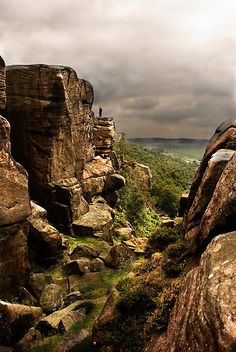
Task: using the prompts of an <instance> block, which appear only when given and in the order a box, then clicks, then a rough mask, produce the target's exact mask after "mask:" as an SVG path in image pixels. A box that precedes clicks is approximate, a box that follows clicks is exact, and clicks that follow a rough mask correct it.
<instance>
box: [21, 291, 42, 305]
mask: <svg viewBox="0 0 236 352" xmlns="http://www.w3.org/2000/svg"><path fill="white" fill-rule="evenodd" d="M18 300H19V302H20V303H21V304H24V305H26V306H38V305H39V304H38V302H37V300H36V299H35V298H34V296H32V295H31V293H30V292H29V291H28V290H26V288H25V287H21V288H20V289H19V291H18Z"/></svg>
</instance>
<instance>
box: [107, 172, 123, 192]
mask: <svg viewBox="0 0 236 352" xmlns="http://www.w3.org/2000/svg"><path fill="white" fill-rule="evenodd" d="M124 186H125V178H124V177H123V176H121V175H119V174H112V175H109V176H108V177H107V178H106V182H105V186H104V191H105V192H107V191H112V190H119V189H120V188H122V187H124Z"/></svg>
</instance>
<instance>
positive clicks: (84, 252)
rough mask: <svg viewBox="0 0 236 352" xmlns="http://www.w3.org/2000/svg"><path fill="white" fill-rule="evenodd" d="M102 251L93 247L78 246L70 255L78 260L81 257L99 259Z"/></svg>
mask: <svg viewBox="0 0 236 352" xmlns="http://www.w3.org/2000/svg"><path fill="white" fill-rule="evenodd" d="M100 252H101V251H99V250H97V249H94V248H93V247H91V246H87V245H86V244H79V245H77V246H76V247H75V248H74V250H73V251H72V253H71V254H70V257H71V259H78V258H81V257H86V258H89V259H92V258H97V257H98V256H99V254H100Z"/></svg>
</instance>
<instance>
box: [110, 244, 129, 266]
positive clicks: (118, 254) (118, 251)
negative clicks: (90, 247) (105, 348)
mask: <svg viewBox="0 0 236 352" xmlns="http://www.w3.org/2000/svg"><path fill="white" fill-rule="evenodd" d="M134 258H135V255H134V253H133V252H132V250H131V249H129V248H128V247H127V246H125V245H124V244H118V245H115V246H113V247H112V248H111V250H110V252H109V254H108V255H107V257H106V258H105V260H104V262H105V264H106V265H107V266H109V267H111V268H115V269H118V268H121V267H123V266H124V265H126V264H127V262H129V261H130V260H132V259H134Z"/></svg>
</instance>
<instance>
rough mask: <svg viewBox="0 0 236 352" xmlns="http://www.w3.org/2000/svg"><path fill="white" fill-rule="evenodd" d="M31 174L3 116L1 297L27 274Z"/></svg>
mask: <svg viewBox="0 0 236 352" xmlns="http://www.w3.org/2000/svg"><path fill="white" fill-rule="evenodd" d="M4 66H5V65H4V62H3V60H2V59H0V109H3V108H4V106H5V101H6V99H5V98H6V96H5V79H4V78H5V68H4ZM27 182H28V177H27V173H26V172H25V170H24V169H23V167H22V166H21V165H19V164H18V163H16V162H15V160H14V159H13V158H12V156H11V144H10V125H9V123H8V121H7V120H6V119H4V118H3V117H2V116H0V185H1V186H0V188H1V190H0V194H1V198H0V243H1V245H0V296H1V298H2V299H4V298H7V297H10V296H11V295H13V294H15V292H16V290H17V289H18V288H19V287H20V286H21V285H23V284H24V282H25V280H26V277H27V275H28V270H29V263H28V253H27V233H28V226H27V224H26V223H25V222H24V221H25V219H26V218H27V216H29V215H30V214H31V208H30V202H29V194H28V184H27Z"/></svg>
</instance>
